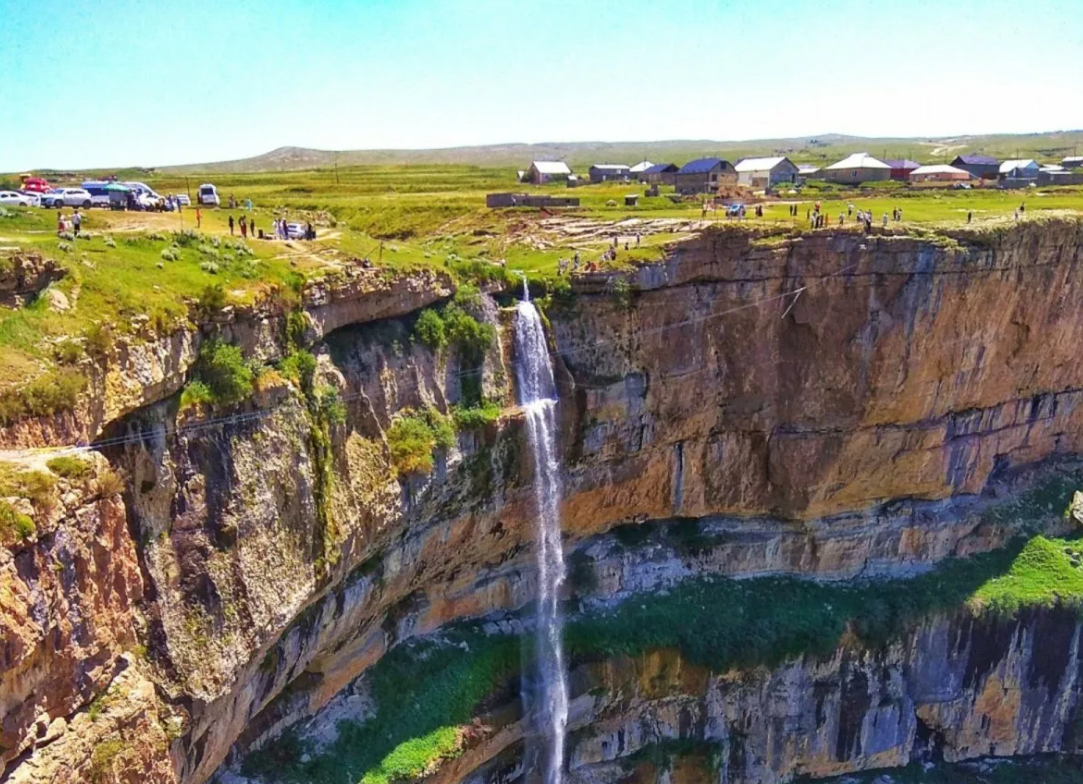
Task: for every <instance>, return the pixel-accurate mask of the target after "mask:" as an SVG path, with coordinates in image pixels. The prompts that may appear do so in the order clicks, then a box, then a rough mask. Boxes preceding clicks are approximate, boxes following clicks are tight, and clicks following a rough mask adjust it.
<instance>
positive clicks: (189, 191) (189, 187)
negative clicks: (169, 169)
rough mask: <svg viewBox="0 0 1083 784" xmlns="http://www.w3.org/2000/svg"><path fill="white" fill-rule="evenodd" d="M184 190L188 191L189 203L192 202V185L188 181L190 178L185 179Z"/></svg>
mask: <svg viewBox="0 0 1083 784" xmlns="http://www.w3.org/2000/svg"><path fill="white" fill-rule="evenodd" d="M184 189H185V190H186V191H188V201H191V200H192V183H190V182H189V181H188V178H187V177H185V178H184Z"/></svg>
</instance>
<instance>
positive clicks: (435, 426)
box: [387, 408, 455, 476]
mask: <svg viewBox="0 0 1083 784" xmlns="http://www.w3.org/2000/svg"><path fill="white" fill-rule="evenodd" d="M454 443H455V430H454V429H453V428H452V426H451V422H450V420H449V419H448V418H447V417H446V416H444V415H443V414H441V413H440V412H439V411H437V410H435V409H432V408H429V409H425V410H424V411H414V410H412V409H407V410H405V411H403V412H401V413H400V414H398V415H397V416H396V417H395V419H394V421H392V423H391V427H389V428H388V429H387V446H388V449H389V450H390V451H391V464H392V465H393V466H394V467H395V470H397V471H398V472H399V476H409V475H411V474H427V473H429V472H430V471H432V468H433V452H434V451H435V450H436V449H437V448H440V449H450V448H451V447H452V445H454Z"/></svg>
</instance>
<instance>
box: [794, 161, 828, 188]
mask: <svg viewBox="0 0 1083 784" xmlns="http://www.w3.org/2000/svg"><path fill="white" fill-rule="evenodd" d="M821 176H822V175H821V174H820V167H819V166H817V165H816V164H814V163H799V164H797V182H798V183H799V184H800V183H803V182H804V181H805V180H816V179H819V178H820V177H821Z"/></svg>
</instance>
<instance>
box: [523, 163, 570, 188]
mask: <svg viewBox="0 0 1083 784" xmlns="http://www.w3.org/2000/svg"><path fill="white" fill-rule="evenodd" d="M571 173H572V170H571V169H569V168H568V164H566V163H565V162H564V161H534V162H533V163H531V164H530V168H529V169H527V170H526V176H525V177H524V178H523V180H524V181H525V182H533V183H535V184H537V185H541V184H542V183H545V182H550V181H551V180H567V179H568V177H569V176H571Z"/></svg>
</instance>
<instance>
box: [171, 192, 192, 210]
mask: <svg viewBox="0 0 1083 784" xmlns="http://www.w3.org/2000/svg"><path fill="white" fill-rule="evenodd" d="M173 199H174V200H175V201H176V202H177V204H179V205H180V206H182V207H191V206H192V200H191V199H189V198H188V196H187V195H186V194H184V193H175V194H173Z"/></svg>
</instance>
